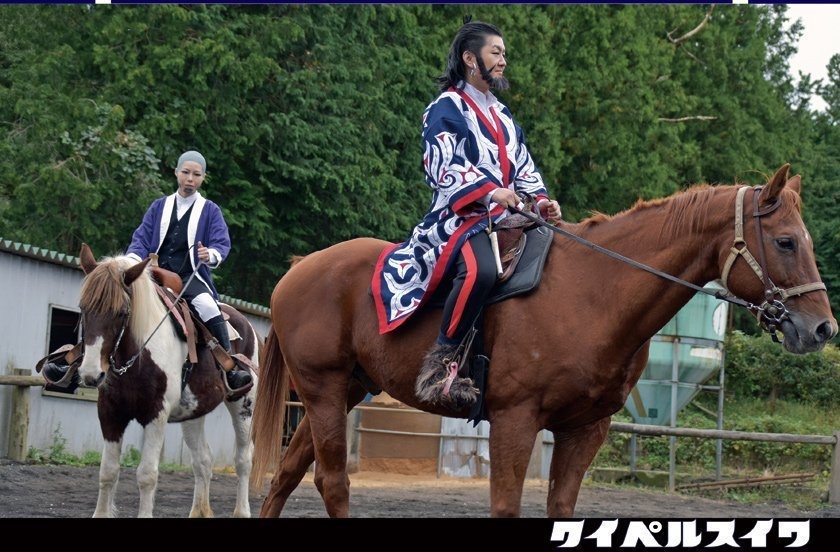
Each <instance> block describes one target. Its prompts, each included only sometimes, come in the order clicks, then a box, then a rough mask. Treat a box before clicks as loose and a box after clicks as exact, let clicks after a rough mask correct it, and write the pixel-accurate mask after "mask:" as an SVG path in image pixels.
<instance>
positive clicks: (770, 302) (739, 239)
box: [509, 186, 826, 343]
mask: <svg viewBox="0 0 840 552" xmlns="http://www.w3.org/2000/svg"><path fill="white" fill-rule="evenodd" d="M749 188H750V187H749V186H743V187H741V188H739V189H738V194H737V197H736V200H735V241H734V243H733V245H732V248H731V250H730V253H729V258H728V259H727V260H726V263H724V267H723V274H722V275H721V283H722V285H723V287H724V290H723V291H720V290H719V291H710V290H708V289H706V288H703V287H700V286H698V285H695V284H692V283H691V282H687V281H685V280H683V279H681V278H677V277H676V276H672V275H670V274H667V273H665V272H662V271H661V270H657V269H655V268H652V267H650V266H648V265H646V264H643V263H640V262H638V261H634V260H633V259H630V258H628V257H625V256H624V255H621V254H619V253H616V252H614V251H610V250H609V249H605V248H603V247H601V246H600V245H596V244H594V243H592V242H590V241H588V240H586V239H584V238H581V237H580V236H577V235H575V234H572V233H571V232H568V231H566V230H563V229H562V228H559V227H557V226H555V225H553V224H550V223H548V222H546V221H544V220H543V219H542V218H541V217H539V216H536V215H534V214H532V213H530V212H528V211H525V210H520V209H517V208H515V207H510V208H509V209H510V210H511V211H513V212H515V213H518V214H520V215H523V216H525V218H527V219H529V220H531V221H532V222H536V223H537V224H539V225H541V226H545V227H546V228H548V229H550V230H552V231H553V232H556V233H558V234H562V235H564V236H566V237H567V238H571V239H572V240H574V241H576V242H578V243H580V244H583V245H585V246H587V247H589V248H591V249H594V250H595V251H598V252H599V253H603V254H605V255H607V256H609V257H612V258H614V259H618V260H619V261H622V262H625V263H628V264H631V265H633V266H635V267H637V268H641V269H642V270H646V271H647V272H650V273H652V274H656V275H657V276H661V277H662V278H665V279H666V280H670V281H672V282H676V283H678V284H681V285H684V286H686V287H689V288H691V289H693V290H695V291H697V292H700V293H705V294H706V295H711V296H712V297H715V298H717V299H720V300H722V301H727V302H729V303H732V304H733V305H738V306H740V307H744V308H746V309H747V310H749V311H750V312H752V313H753V314H755V316H756V319H757V320H758V324H759V326H761V328H762V329H763V330H765V331H767V332H768V333H769V334H770V336H771V337H772V338H773V341H775V342H776V343H781V341H780V340H779V338H778V336H777V335H776V328H777V326H778V325H779V324H781V323H782V322H784V321H785V320H788V319H790V313H789V312H788V310H787V308H786V307H785V304H784V303H785V301H787V300H788V299H789V298H791V297H795V296H797V295H803V294H805V293H808V292H811V291H825V290H826V287H825V284H824V283H822V282H814V283H811V284H804V285H801V286H794V287H791V288H787V289H781V288H779V287H777V286H776V285H775V284H774V283H773V282H772V281H771V280H770V276H769V274H768V272H767V261H766V258H765V254H764V241H763V239H762V231H761V217H763V216H764V215H767V214H770V213H772V212H773V211H775V210H776V209H778V208H779V205H781V203H782V199H781V197H779V198H778V199H777V200H776V202H775V203H774V204H773V205H770V206H769V207H766V208H764V209H759V208H758V196H759V192H760V191H761V188H762V186H755V187H753V190H755V193H754V196H753V197H754V203H755V206H754V210H753V219H754V220H755V229H756V235H757V238H758V253H759V258H760V259H761V262H760V263H759V262H757V261H756V260H755V257H753V256H752V254H750V252H749V250H748V249H747V244H746V241H744V194H745V193H746V191H747V189H749ZM739 256H740V257H743V258H744V259H745V260H746V261H747V264H749V265H750V267H751V268H752V269H753V272H755V274H756V275H757V276H758V278H759V279H760V280H761V281H762V283H763V284H764V297H765V300H764V302H763V303H762V304H761V305H755V304H753V303H750V302H749V301H745V300H744V299H741V298H740V297H737V296H735V295H733V294H732V292H731V291H729V288H728V286H727V285H726V281H727V279H728V278H729V272H730V270H731V268H732V265H733V264H734V263H735V261H736V260H737V258H738V257H739ZM777 295H778V297H779V299H775V297H776V296H777Z"/></svg>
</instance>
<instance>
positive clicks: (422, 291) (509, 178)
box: [372, 20, 561, 408]
mask: <svg viewBox="0 0 840 552" xmlns="http://www.w3.org/2000/svg"><path fill="white" fill-rule="evenodd" d="M505 55H506V52H505V43H504V40H503V38H502V34H501V31H499V29H498V28H497V27H496V26H494V25H491V24H488V23H483V22H479V21H474V22H471V21H469V20H467V22H465V24H464V25H463V26H462V27H461V28H460V29H459V30H458V32H457V33H456V35H455V38H454V39H453V41H452V45H451V47H450V50H449V56H448V61H447V68H446V71H445V73H444V74H443V75H441V76H440V77H438V78H437V83H438V86H439V88H440V91H441V93H440V95H439V96H438V97H437V98H436V99H435V100H434V101H433V102H432V103H431V104H430V105H429V106H428V107H427V108H426V110H425V112H424V113H423V167H424V170H425V174H426V178H425V180H426V184H427V185H428V186H429V187H431V188H432V190H433V193H432V201H431V206H430V209H429V212H428V213H427V214H426V216H425V217H424V218H423V220H422V221H421V222H420V223H419V224H418V225H417V226H416V227H415V228H414V230H413V231H412V233H411V237H410V238H409V239H408V240H407V241H405V242H404V243H401V244H396V245H394V246H393V247H389V248H386V249H385V251H383V253H382V255H381V256H380V258H379V260H378V262H377V265H376V269H375V271H374V275H373V280H372V290H373V295H374V301H375V302H376V309H377V313H378V316H379V332H380V334H385V333H387V332H390V331H392V330H394V329H396V328H398V327H399V326H400V325H402V324H403V323H404V322H405V321H406V320H408V319H409V318H410V316H411V315H412V314H413V313H415V312H416V311H417V309H418V308H419V307H420V306H421V305H423V304H425V303H427V302H428V300H429V299H430V298H431V297H432V296H433V295H435V296H437V295H441V296H445V303H444V307H443V320H442V322H441V327H440V332H439V334H438V337H437V340H436V343H435V344H434V346H433V347H432V348H431V350H430V351H429V352H428V354H427V355H426V358H425V360H424V364H423V367H422V368H421V370H420V374H419V376H418V378H417V381H416V386H415V392H416V394H417V397H418V399H420V400H421V401H422V402H424V403H427V404H430V405H434V404H438V403H449V404H450V405H454V406H456V407H459V408H460V407H465V406H471V405H473V404H474V403H475V401H476V400H477V389H476V388H475V387H474V386H473V381H472V380H471V379H470V378H461V377H455V374H457V369H458V367H459V366H458V363H459V362H463V361H464V359H463V358H461V357H460V356H459V355H461V354H462V353H463V350H464V349H465V340H466V339H465V338H466V337H467V335H468V333H469V330H470V328H471V327H472V326H473V324H474V322H475V321H476V319H477V317H478V315H479V313H480V312H481V308H482V306H483V304H484V301H485V300H486V299H487V297H488V296H489V293H490V291H491V290H492V288H493V286H494V285H495V283H496V279H497V277H498V273H497V265H496V254H495V253H494V252H493V249H492V247H491V240H490V236H489V233H488V228H492V227H493V226H495V225H496V224H497V223H498V222H499V221H500V220H501V219H502V218H504V217H505V216H506V215H507V214H508V213H509V211H508V208H510V207H521V206H522V203H521V200H520V195H523V194H525V195H528V196H530V197H532V198H536V202H537V206H538V208H539V211H540V214H541V215H542V216H543V217H547V218H551V219H554V220H559V219H560V216H561V213H560V205H559V204H558V203H557V202H556V201H553V200H550V199H549V197H548V192H547V191H546V188H545V185H544V184H543V179H542V175H541V174H540V171H539V169H538V168H537V167H536V165H535V164H534V162H533V160H532V159H531V155H530V154H529V152H528V149H527V147H526V145H525V136H524V134H523V132H522V129H521V128H520V127H519V126H518V125H517V124H516V123H515V122H514V120H513V116H512V115H511V112H510V110H509V109H508V108H507V106H505V105H503V104H502V103H501V102H499V100H498V99H497V98H496V97H495V96H494V95H493V94H492V93H491V92H490V90H491V89H496V90H507V89H508V88H509V84H508V81H507V80H506V79H505V77H504V70H505V68H506V67H507V61H506V59H505Z"/></svg>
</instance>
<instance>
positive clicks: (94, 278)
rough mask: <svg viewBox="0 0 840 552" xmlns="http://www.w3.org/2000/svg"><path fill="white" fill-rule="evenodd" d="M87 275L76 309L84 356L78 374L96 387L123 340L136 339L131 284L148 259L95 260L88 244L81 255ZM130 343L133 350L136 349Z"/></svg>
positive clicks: (139, 275) (138, 275) (87, 383)
mask: <svg viewBox="0 0 840 552" xmlns="http://www.w3.org/2000/svg"><path fill="white" fill-rule="evenodd" d="M80 261H81V265H82V270H84V272H85V274H86V276H85V280H84V283H83V284H82V290H81V295H80V298H79V308H80V309H81V312H82V339H83V342H84V349H85V355H84V360H83V361H82V364H81V366H80V367H79V376H80V377H81V378H82V381H83V382H84V383H85V385H90V386H94V385H96V386H98V385H99V384H100V383H102V382H103V381H104V379H105V374H106V373H107V372H108V369H109V367H110V365H111V363H112V359H113V357H114V354H115V352H116V350H117V348H118V347H119V345H120V343H121V342H122V341H123V340H126V343H131V342H132V341H136V336H135V335H133V334H134V332H133V331H132V328H131V325H132V319H133V317H136V313H134V312H133V310H132V305H133V301H132V293H133V291H132V286H133V284H134V283H135V281H137V280H138V278H140V277H141V276H142V275H143V274H144V271H145V269H146V265H147V264H148V262H149V259H146V260H144V261H142V262H139V263H133V262H132V261H130V260H128V259H127V258H125V257H115V258H110V259H106V260H103V261H102V262H97V261H96V259H95V258H94V256H93V253H92V252H91V250H90V248H89V247H88V246H87V244H84V245H82V252H81V254H80ZM136 347H137V346H136V345H135V344H132V347H131V348H132V349H136Z"/></svg>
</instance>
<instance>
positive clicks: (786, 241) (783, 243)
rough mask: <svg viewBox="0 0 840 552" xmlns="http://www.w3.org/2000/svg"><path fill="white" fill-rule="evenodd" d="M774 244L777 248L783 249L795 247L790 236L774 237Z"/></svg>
mask: <svg viewBox="0 0 840 552" xmlns="http://www.w3.org/2000/svg"><path fill="white" fill-rule="evenodd" d="M776 245H777V246H778V247H779V249H784V250H785V251H794V250H795V249H796V242H794V241H793V240H792V239H791V238H776Z"/></svg>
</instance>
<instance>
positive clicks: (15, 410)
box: [9, 368, 32, 462]
mask: <svg viewBox="0 0 840 552" xmlns="http://www.w3.org/2000/svg"><path fill="white" fill-rule="evenodd" d="M12 375H13V376H31V375H32V371H31V370H26V369H24V368H14V369H13V370H12ZM28 447H29V386H28V385H17V386H15V387H14V389H12V412H11V417H10V419H9V458H11V459H12V460H16V461H18V462H23V461H24V460H26V453H27V449H28Z"/></svg>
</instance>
